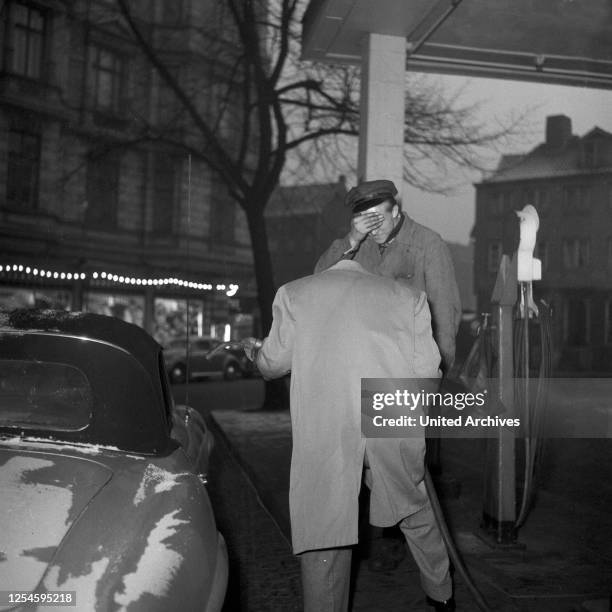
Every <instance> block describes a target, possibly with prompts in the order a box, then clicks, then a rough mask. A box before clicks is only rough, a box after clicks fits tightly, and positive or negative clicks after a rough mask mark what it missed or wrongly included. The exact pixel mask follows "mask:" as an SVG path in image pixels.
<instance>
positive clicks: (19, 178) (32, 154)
mask: <svg viewBox="0 0 612 612" xmlns="http://www.w3.org/2000/svg"><path fill="white" fill-rule="evenodd" d="M39 172H40V136H39V135H38V134H32V133H29V132H26V131H22V130H10V131H9V135H8V166H7V180H6V200H7V203H8V204H9V205H10V206H12V207H15V208H20V209H24V210H32V209H34V208H36V206H37V204H38V177H39Z"/></svg>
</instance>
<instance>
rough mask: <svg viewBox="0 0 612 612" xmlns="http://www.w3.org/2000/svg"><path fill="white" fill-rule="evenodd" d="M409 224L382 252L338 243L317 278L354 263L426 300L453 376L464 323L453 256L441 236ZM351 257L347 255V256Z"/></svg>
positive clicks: (367, 244) (366, 244)
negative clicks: (347, 262) (344, 261)
mask: <svg viewBox="0 0 612 612" xmlns="http://www.w3.org/2000/svg"><path fill="white" fill-rule="evenodd" d="M402 214H403V216H404V222H403V224H402V227H401V228H400V231H399V233H398V234H397V236H396V238H395V240H393V242H391V244H389V245H388V246H387V247H385V248H384V249H383V250H382V252H381V249H380V248H379V246H378V244H377V243H376V242H375V241H374V240H373V239H372V238H371V237H370V236H368V237H366V238H365V239H364V240H363V241H362V242H361V244H360V245H359V246H358V249H357V250H356V251H353V252H351V253H346V252H347V251H349V250H350V249H351V244H350V242H349V239H348V235H347V236H345V237H344V238H341V239H338V240H334V242H333V243H332V244H331V246H330V247H329V248H328V249H327V251H325V253H323V255H321V257H320V258H319V261H318V262H317V265H316V268H315V272H320V271H321V270H325V269H326V268H329V267H330V266H332V265H334V264H335V263H336V262H337V261H339V260H341V259H353V260H354V261H357V262H359V263H360V264H361V265H362V266H363V267H364V268H365V269H366V270H369V271H370V272H374V273H375V274H380V275H382V276H387V277H389V278H394V279H396V280H398V281H400V282H405V283H407V284H409V285H411V286H413V287H415V288H416V289H420V290H421V291H424V292H425V293H426V294H427V300H428V302H429V307H430V309H431V316H432V322H433V334H434V338H435V340H436V342H437V344H438V348H439V349H440V353H441V354H442V370H443V372H444V373H445V374H446V373H448V371H449V369H450V367H451V365H452V363H453V361H454V359H455V337H456V335H457V330H458V329H459V323H460V321H461V300H460V298H459V289H458V287H457V281H456V279H455V270H454V267H453V261H452V259H451V255H450V252H449V250H448V247H447V246H446V244H445V242H444V241H443V240H442V238H441V237H440V235H439V234H437V233H436V232H434V231H432V230H430V229H429V228H427V227H425V226H424V225H421V224H419V223H417V222H416V221H414V220H412V219H411V218H410V217H409V216H408V215H407V214H406V213H402ZM345 253H346V255H345Z"/></svg>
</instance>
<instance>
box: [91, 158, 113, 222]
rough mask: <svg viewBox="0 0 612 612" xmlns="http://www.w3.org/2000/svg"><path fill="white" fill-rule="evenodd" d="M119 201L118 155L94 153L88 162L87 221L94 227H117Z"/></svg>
mask: <svg viewBox="0 0 612 612" xmlns="http://www.w3.org/2000/svg"><path fill="white" fill-rule="evenodd" d="M118 203H119V159H118V157H117V156H115V155H112V154H103V155H97V154H92V156H91V158H90V159H89V160H88V162H87V208H86V210H85V223H86V224H87V225H88V226H90V227H92V228H100V229H112V228H115V227H116V226H117V208H118Z"/></svg>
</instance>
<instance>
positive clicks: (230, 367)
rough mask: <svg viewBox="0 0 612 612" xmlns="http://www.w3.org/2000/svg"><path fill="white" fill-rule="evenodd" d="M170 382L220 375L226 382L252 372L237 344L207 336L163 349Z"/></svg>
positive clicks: (247, 360) (183, 339) (180, 339)
mask: <svg viewBox="0 0 612 612" xmlns="http://www.w3.org/2000/svg"><path fill="white" fill-rule="evenodd" d="M164 359H165V362H166V369H167V371H168V376H169V377H170V381H171V382H173V383H184V382H186V381H187V378H188V377H189V379H191V378H203V377H206V376H223V378H225V379H226V380H234V379H236V378H240V377H245V378H247V377H249V376H252V375H253V373H254V367H253V364H252V362H251V361H249V359H247V356H246V355H245V354H244V350H243V348H242V345H241V344H240V342H233V341H230V342H223V341H222V340H219V339H216V338H210V337H208V336H190V337H189V341H187V339H186V338H179V339H176V340H173V341H172V342H171V343H170V344H169V345H168V346H167V348H165V349H164Z"/></svg>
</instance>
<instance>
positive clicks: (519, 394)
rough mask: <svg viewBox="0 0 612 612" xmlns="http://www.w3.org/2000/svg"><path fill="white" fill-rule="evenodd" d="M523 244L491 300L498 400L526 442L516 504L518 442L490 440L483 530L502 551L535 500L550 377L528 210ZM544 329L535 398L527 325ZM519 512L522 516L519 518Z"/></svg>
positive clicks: (510, 437) (546, 316) (503, 434)
mask: <svg viewBox="0 0 612 612" xmlns="http://www.w3.org/2000/svg"><path fill="white" fill-rule="evenodd" d="M516 214H517V216H518V217H519V220H520V240H519V245H518V249H517V251H516V253H515V254H514V256H513V257H512V258H509V257H508V256H507V255H504V256H503V257H502V260H501V262H500V267H499V271H498V274H497V279H496V282H495V287H494V289H493V294H492V297H491V302H492V305H493V312H492V319H493V322H492V326H491V328H490V332H491V333H492V340H493V347H492V348H493V353H494V357H495V358H494V362H495V364H494V367H493V371H492V372H491V374H492V376H493V380H494V382H495V385H496V388H495V394H496V399H497V400H498V402H499V404H500V405H501V407H502V408H503V409H504V410H505V413H506V414H507V415H508V416H518V417H521V421H522V425H523V428H524V432H525V437H524V461H523V464H524V473H523V481H522V484H523V494H522V499H521V502H520V504H517V499H516V493H517V474H516V459H517V442H518V441H517V439H516V438H515V434H514V433H513V432H512V431H511V430H510V429H509V428H507V427H499V428H498V431H497V436H496V437H495V438H491V439H487V447H486V461H485V496H484V504H483V527H484V528H485V530H486V531H487V532H488V533H489V534H490V535H492V536H493V539H494V540H495V542H496V544H498V545H502V546H503V545H506V546H510V545H514V544H515V543H516V537H517V530H518V528H519V527H520V526H521V525H522V524H523V522H524V521H525V519H526V516H527V513H528V510H529V503H530V499H531V496H532V494H533V477H534V472H535V464H536V460H537V456H538V452H539V436H538V433H539V425H540V424H541V415H542V412H543V410H542V405H543V403H544V402H545V401H546V396H547V394H546V389H545V384H546V380H547V379H548V376H549V373H550V352H551V348H550V344H551V343H550V337H551V332H550V308H549V307H548V305H547V304H545V303H544V302H542V303H541V305H540V307H538V305H536V303H535V301H534V299H533V284H532V283H533V281H538V280H541V278H542V264H541V262H540V260H538V259H535V258H534V257H533V251H534V248H535V243H536V237H537V231H538V228H539V218H538V213H537V211H536V209H535V208H534V207H533V206H531V205H530V204H528V205H526V206H525V207H524V208H523V210H520V211H516ZM530 320H531V321H535V322H538V323H539V325H540V332H541V333H540V338H541V349H542V350H541V357H540V372H539V377H538V380H537V383H536V387H535V391H536V392H535V395H534V393H533V390H534V389H532V385H533V384H534V381H533V380H532V379H530V342H529V338H530V334H529V322H530ZM517 510H518V514H517Z"/></svg>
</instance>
